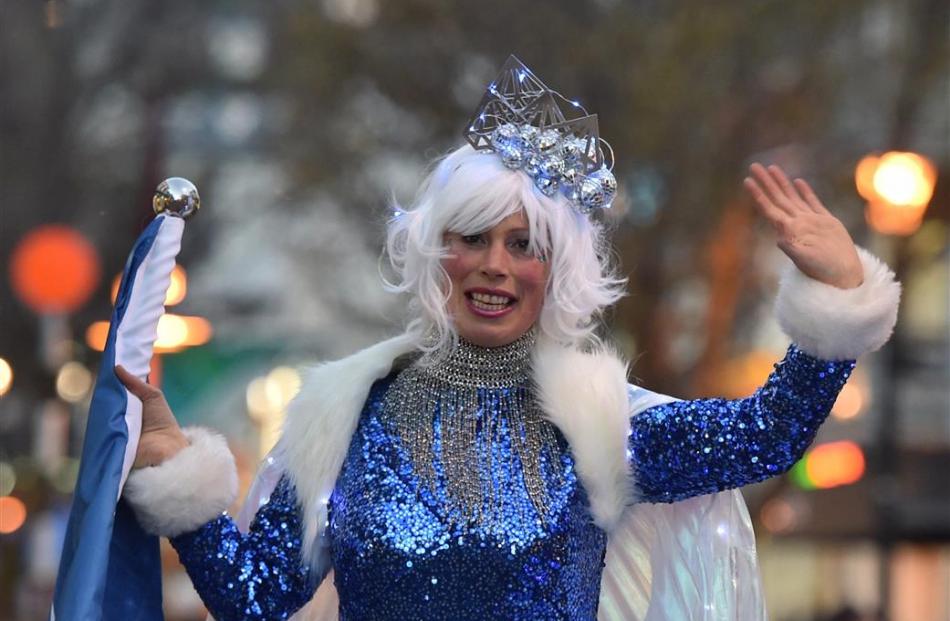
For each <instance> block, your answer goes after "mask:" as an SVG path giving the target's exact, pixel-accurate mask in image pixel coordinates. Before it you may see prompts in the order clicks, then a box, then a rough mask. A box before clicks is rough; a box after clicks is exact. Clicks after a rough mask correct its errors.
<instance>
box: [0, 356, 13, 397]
mask: <svg viewBox="0 0 950 621" xmlns="http://www.w3.org/2000/svg"><path fill="white" fill-rule="evenodd" d="M12 386H13V367H11V366H10V363H9V362H7V361H6V360H5V359H3V358H0V397H2V396H3V395H5V394H7V393H8V392H10V388H11V387H12Z"/></svg>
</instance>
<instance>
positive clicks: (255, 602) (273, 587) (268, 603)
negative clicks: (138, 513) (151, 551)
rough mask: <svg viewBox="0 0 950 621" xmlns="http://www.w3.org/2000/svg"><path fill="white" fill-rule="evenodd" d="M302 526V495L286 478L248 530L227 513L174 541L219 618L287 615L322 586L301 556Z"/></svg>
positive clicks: (209, 608)
mask: <svg viewBox="0 0 950 621" xmlns="http://www.w3.org/2000/svg"><path fill="white" fill-rule="evenodd" d="M302 531H303V529H302V525H301V519H300V511H299V508H298V507H297V494H296V492H295V490H294V486H293V484H292V483H291V482H290V480H289V479H288V478H287V477H283V478H282V479H281V480H280V482H279V483H278V484H277V487H276V488H275V489H274V492H273V493H272V494H271V496H270V499H269V501H268V502H267V504H265V505H264V506H262V507H261V508H260V509H259V510H258V512H257V514H256V515H255V516H254V521H253V522H252V524H251V528H250V531H249V532H248V533H247V534H243V533H241V532H240V531H239V530H238V528H237V526H236V525H235V524H234V521H233V520H232V519H231V518H230V517H229V516H227V515H221V516H219V517H218V518H216V519H214V520H212V521H210V522H208V523H207V524H205V525H204V526H202V527H200V528H199V529H197V530H195V531H192V532H188V533H184V534H182V535H179V536H177V537H173V538H172V539H171V543H172V546H174V548H175V550H176V551H177V552H178V557H179V558H180V559H181V562H182V564H183V565H184V566H185V569H186V570H187V571H188V575H189V576H190V577H191V581H192V583H193V584H194V585H195V589H196V590H197V591H198V593H199V594H200V595H201V599H202V601H203V602H204V603H205V606H207V607H208V610H209V611H210V612H211V614H212V615H213V616H214V618H215V619H217V620H218V621H226V620H228V619H286V618H287V617H289V616H290V615H291V614H292V613H294V612H295V611H297V610H298V609H299V608H301V607H302V606H303V605H304V604H306V603H307V601H309V600H310V598H311V597H312V596H313V593H314V591H315V590H316V587H317V581H312V580H311V579H310V576H309V573H310V572H309V570H308V568H307V567H306V566H305V565H304V564H303V562H302V561H301V533H302Z"/></svg>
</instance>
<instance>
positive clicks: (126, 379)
mask: <svg viewBox="0 0 950 621" xmlns="http://www.w3.org/2000/svg"><path fill="white" fill-rule="evenodd" d="M115 375H116V377H118V378H119V381H120V382H122V383H123V384H124V385H125V387H126V388H128V389H129V392H131V393H132V394H133V395H135V396H136V397H138V398H139V399H140V400H141V401H142V435H141V436H140V437H139V445H138V448H137V449H136V451H135V461H134V462H133V463H132V468H145V467H146V466H157V465H159V464H161V463H162V462H164V461H165V460H166V459H169V458H170V457H172V456H173V455H175V454H176V453H178V451H180V450H181V449H183V448H185V447H186V446H188V438H186V437H185V434H184V433H183V432H182V430H181V427H179V426H178V421H177V420H175V415H174V414H172V410H171V408H169V407H168V402H167V401H165V395H163V394H162V391H161V390H159V389H158V388H156V387H155V386H152V385H151V384H147V383H146V382H143V381H142V380H140V379H139V378H137V377H135V376H134V375H132V374H131V373H129V372H128V371H126V370H125V369H124V368H123V367H122V366H121V365H119V366H116V367H115Z"/></svg>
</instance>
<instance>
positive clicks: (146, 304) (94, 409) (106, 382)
mask: <svg viewBox="0 0 950 621" xmlns="http://www.w3.org/2000/svg"><path fill="white" fill-rule="evenodd" d="M184 225H185V222H184V220H182V219H181V218H178V217H174V216H168V215H160V216H158V217H157V218H155V219H154V220H153V221H152V223H151V224H149V226H148V227H147V228H146V229H145V231H143V232H142V234H141V235H140V236H139V238H138V240H137V241H136V242H135V247H134V248H133V249H132V252H131V254H130V255H129V259H128V261H127V262H126V264H125V271H124V272H123V274H122V281H121V284H120V285H119V292H118V295H117V296H116V300H115V307H114V309H113V311H112V322H111V325H110V326H109V336H108V339H107V340H106V346H105V350H104V351H103V353H102V364H101V365H100V367H99V376H98V378H97V379H96V387H95V391H94V392H93V395H92V403H91V405H90V407H89V419H88V422H87V423H86V436H85V440H84V442H83V448H82V460H81V461H80V465H79V478H78V480H77V481H76V489H75V492H74V494H73V505H72V510H71V511H70V514H69V523H68V525H67V527H66V539H65V542H64V544H63V554H62V558H61V559H60V563H59V573H58V575H57V578H56V590H55V592H54V594H53V605H52V608H51V610H50V619H51V620H53V621H74V620H75V621H79V620H81V621H99V620H100V619H104V620H112V619H122V620H124V621H126V620H128V621H153V620H160V619H162V618H163V615H162V582H161V563H160V559H159V541H158V538H157V537H155V536H152V535H148V534H146V533H145V532H144V531H143V530H142V529H141V528H140V527H139V525H138V522H137V521H136V518H135V515H134V514H133V513H132V510H131V508H130V507H129V506H127V505H126V504H125V502H124V501H122V500H120V498H121V495H122V486H123V485H124V484H125V480H126V477H128V475H129V471H130V470H131V469H132V462H133V461H134V460H135V452H136V448H137V447H138V441H139V435H140V434H141V430H142V403H141V401H139V399H138V398H137V397H135V396H133V395H132V394H131V393H130V392H129V391H128V390H127V389H126V388H125V386H124V385H123V384H122V382H120V381H119V379H118V378H117V377H116V375H115V371H114V369H115V366H116V365H117V364H121V365H122V366H123V367H125V368H126V369H127V370H128V371H129V372H130V373H132V374H133V375H136V376H138V377H142V378H144V377H146V376H147V375H148V371H149V363H150V361H151V358H152V346H153V344H154V342H155V338H156V336H157V331H158V320H159V318H160V317H161V316H162V313H163V312H164V302H165V293H166V291H167V289H168V285H169V282H170V276H171V272H172V269H173V268H174V266H175V257H176V256H177V255H178V251H179V249H180V248H181V236H182V232H183V231H184Z"/></svg>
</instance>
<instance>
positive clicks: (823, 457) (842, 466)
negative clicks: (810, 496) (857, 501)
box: [805, 440, 865, 489]
mask: <svg viewBox="0 0 950 621" xmlns="http://www.w3.org/2000/svg"><path fill="white" fill-rule="evenodd" d="M864 465H865V464H864V452H863V451H862V450H861V447H860V446H858V445H857V444H855V443H854V442H850V441H847V440H845V441H841V442H829V443H827V444H821V445H819V446H816V447H815V448H814V449H812V450H811V451H809V452H808V454H807V455H805V473H806V474H807V476H808V479H809V480H810V481H811V483H812V484H813V485H814V486H815V487H817V488H819V489H828V488H831V487H838V486H840V485H850V484H851V483H854V482H856V481H857V480H858V479H860V478H861V477H862V476H863V475H864Z"/></svg>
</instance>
